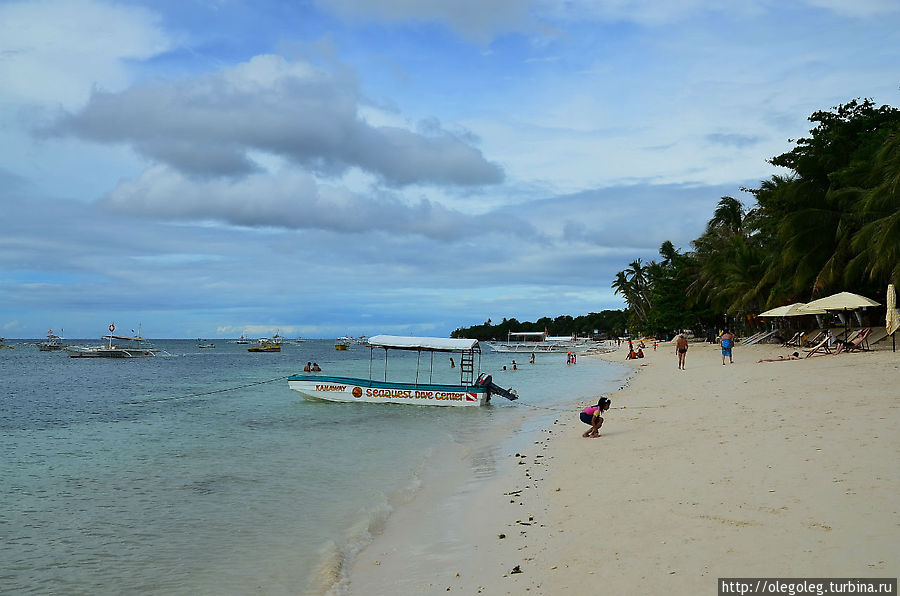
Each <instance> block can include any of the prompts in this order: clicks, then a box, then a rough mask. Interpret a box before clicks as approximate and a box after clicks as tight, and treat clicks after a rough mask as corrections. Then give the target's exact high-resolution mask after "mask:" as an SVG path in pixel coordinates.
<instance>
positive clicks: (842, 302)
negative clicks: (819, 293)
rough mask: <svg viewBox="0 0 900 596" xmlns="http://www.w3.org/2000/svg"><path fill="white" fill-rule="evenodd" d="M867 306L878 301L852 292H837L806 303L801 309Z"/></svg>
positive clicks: (875, 304) (846, 308)
mask: <svg viewBox="0 0 900 596" xmlns="http://www.w3.org/2000/svg"><path fill="white" fill-rule="evenodd" d="M869 306H879V303H878V302H875V301H874V300H870V299H869V298H866V297H865V296H860V295H859V294H854V293H852V292H839V293H837V294H832V295H831V296H825V297H824V298H819V299H818V300H813V301H812V302H809V303H807V305H806V306H804V307H803V311H809V310H814V309H824V310H856V309H858V308H866V307H869ZM809 314H812V313H809Z"/></svg>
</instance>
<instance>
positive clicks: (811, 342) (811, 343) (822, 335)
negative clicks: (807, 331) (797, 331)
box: [799, 331, 828, 348]
mask: <svg viewBox="0 0 900 596" xmlns="http://www.w3.org/2000/svg"><path fill="white" fill-rule="evenodd" d="M826 337H828V334H827V333H826V332H824V331H819V332H818V333H817V334H816V336H815V337H814V338H812V339H809V336H807V337H804V338H803V342H802V343H801V344H800V346H799V347H804V346H805V347H807V348H809V347H811V346H814V345H816V344H817V343H819V342H820V341H822V340H823V339H825V338H826Z"/></svg>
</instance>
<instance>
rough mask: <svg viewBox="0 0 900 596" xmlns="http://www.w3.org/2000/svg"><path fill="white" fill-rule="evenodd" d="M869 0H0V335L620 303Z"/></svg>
mask: <svg viewBox="0 0 900 596" xmlns="http://www.w3.org/2000/svg"><path fill="white" fill-rule="evenodd" d="M898 95H900V3H898V2H897V1H896V0H854V1H853V2H848V1H846V0H755V1H752V2H747V1H746V0H680V1H679V2H671V1H669V0H491V1H490V2H484V1H483V0H447V1H443V0H440V1H439V0H296V1H290V2H285V1H284V0H254V1H253V2H250V1H238V0H154V1H140V0H135V1H128V2H121V1H109V0H36V1H15V0H13V1H10V0H0V336H4V337H7V338H37V337H42V336H43V335H44V334H46V333H47V332H48V330H51V329H52V330H54V331H55V332H57V333H59V332H62V334H63V335H64V336H65V337H69V338H96V337H99V336H101V335H102V334H103V333H105V332H106V329H107V325H109V324H110V323H115V324H116V326H117V328H119V329H120V330H131V329H137V328H138V326H140V329H141V330H142V333H143V335H144V336H145V337H151V338H191V337H204V338H207V337H211V338H216V337H237V336H239V335H241V334H245V335H247V336H248V337H259V336H271V335H273V334H274V333H279V334H281V335H282V336H285V337H305V338H329V337H338V336H343V335H352V336H358V335H362V334H366V335H374V334H379V333H388V334H396V335H425V336H442V337H445V336H447V335H449V333H450V332H452V331H453V330H454V329H456V328H458V327H465V326H470V325H475V324H481V323H483V322H485V321H486V320H488V319H491V320H493V321H494V322H498V321H500V320H502V319H503V318H504V317H505V318H516V319H518V320H520V321H528V320H531V321H533V320H536V319H538V318H540V317H543V316H549V317H551V318H555V317H557V316H560V315H572V316H578V315H583V314H587V313H590V312H599V311H601V310H605V309H619V308H624V302H623V300H622V298H621V297H620V296H617V295H615V294H614V293H613V290H612V288H611V287H610V284H611V283H612V281H613V279H614V277H615V274H616V272H617V271H621V270H623V269H625V268H626V267H627V266H628V264H629V263H630V262H632V261H633V260H634V259H636V258H641V259H643V260H644V261H648V260H651V259H655V258H658V249H659V246H660V245H661V244H662V243H663V242H664V241H666V240H669V241H671V242H672V243H673V244H674V245H675V246H676V247H677V248H679V249H681V250H690V242H691V240H693V239H694V238H696V237H698V236H699V235H700V234H701V233H702V232H703V229H704V227H705V225H706V222H707V221H708V220H709V218H710V217H711V216H712V212H713V210H714V208H715V205H716V203H718V201H719V199H720V198H721V197H723V196H733V197H735V198H738V199H739V200H741V201H743V202H745V204H747V205H748V206H749V205H752V196H751V195H749V194H748V193H746V192H743V191H741V188H753V187H756V186H758V185H759V183H760V181H762V180H766V179H768V178H769V177H771V176H772V175H775V174H781V175H784V174H786V172H784V171H779V169H778V168H775V167H774V166H772V165H770V164H769V163H767V160H768V159H769V158H771V157H773V156H775V155H779V154H781V153H784V152H786V151H788V150H790V149H791V148H792V147H793V145H792V143H791V140H792V139H793V140H796V139H798V138H802V137H804V136H808V132H809V129H810V127H811V123H810V122H809V121H808V118H809V116H810V115H811V114H812V113H813V112H815V111H817V110H828V109H830V108H832V107H834V106H837V105H839V104H842V103H846V102H848V101H850V100H852V99H854V98H858V97H868V98H871V99H873V100H874V101H875V102H876V103H877V104H879V105H882V104H888V105H892V106H900V96H898Z"/></svg>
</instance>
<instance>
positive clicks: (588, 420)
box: [578, 397, 612, 439]
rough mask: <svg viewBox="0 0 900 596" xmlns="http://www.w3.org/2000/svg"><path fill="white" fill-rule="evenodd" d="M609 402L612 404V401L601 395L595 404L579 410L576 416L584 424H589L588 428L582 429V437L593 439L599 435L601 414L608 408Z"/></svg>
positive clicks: (601, 420) (601, 423) (601, 421)
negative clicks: (579, 412)
mask: <svg viewBox="0 0 900 596" xmlns="http://www.w3.org/2000/svg"><path fill="white" fill-rule="evenodd" d="M610 404H612V401H610V399H609V398H608V397H601V398H600V401H598V402H597V405H596V406H588V407H586V408H585V409H584V410H582V411H581V414H579V415H578V417H579V418H581V421H582V422H584V423H585V424H590V425H591V427H590V428H589V429H587V430H586V431H584V433H583V434H582V435H581V436H582V437H584V438H588V437H590V438H592V439H593V438H596V437H599V436H600V427H601V426H603V416H601V414H603V412H605V411H607V410H608V409H609V406H610Z"/></svg>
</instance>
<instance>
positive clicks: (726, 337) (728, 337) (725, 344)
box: [721, 329, 734, 366]
mask: <svg viewBox="0 0 900 596" xmlns="http://www.w3.org/2000/svg"><path fill="white" fill-rule="evenodd" d="M721 343H722V366H725V356H728V361H729V362H730V363H731V364H734V358H732V357H731V348H732V346H734V333H732V332H731V330H730V329H726V330H725V333H723V334H722V338H721Z"/></svg>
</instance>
